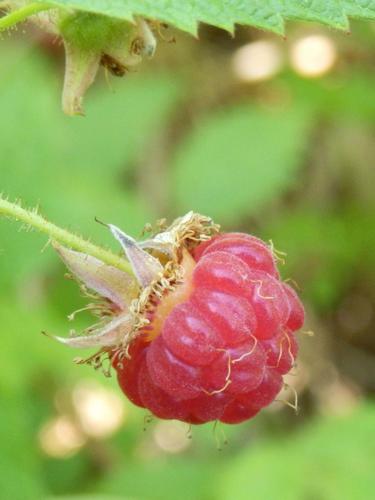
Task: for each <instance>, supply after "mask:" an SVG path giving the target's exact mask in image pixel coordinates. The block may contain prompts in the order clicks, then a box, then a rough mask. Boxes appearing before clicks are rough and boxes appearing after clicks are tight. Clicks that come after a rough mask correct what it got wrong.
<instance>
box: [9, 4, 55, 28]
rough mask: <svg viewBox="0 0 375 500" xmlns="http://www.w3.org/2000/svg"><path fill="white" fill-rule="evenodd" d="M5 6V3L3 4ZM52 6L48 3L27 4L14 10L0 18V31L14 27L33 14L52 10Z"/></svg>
mask: <svg viewBox="0 0 375 500" xmlns="http://www.w3.org/2000/svg"><path fill="white" fill-rule="evenodd" d="M5 5H6V3H5ZM52 8H53V5H51V4H48V3H38V2H34V3H29V4H28V5H25V6H24V7H21V8H20V9H17V10H14V11H13V12H10V13H9V14H7V15H5V16H4V17H1V18H0V31H3V30H6V29H8V28H11V27H12V26H15V25H16V24H18V23H21V22H22V21H25V20H26V19H27V18H28V17H30V16H33V15H34V14H38V13H39V12H43V11H45V10H49V9H52Z"/></svg>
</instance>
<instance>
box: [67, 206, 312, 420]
mask: <svg viewBox="0 0 375 500" xmlns="http://www.w3.org/2000/svg"><path fill="white" fill-rule="evenodd" d="M109 227H110V229H111V231H112V233H113V234H114V236H115V237H116V238H117V239H118V240H119V241H120V243H121V245H122V246H123V248H124V250H125V252H126V255H127V257H128V259H129V261H130V262H131V263H132V265H133V267H134V270H135V272H134V274H135V276H136V277H137V280H138V284H139V286H140V289H139V290H136V287H135V286H134V283H130V282H129V278H127V282H126V285H125V284H124V283H123V284H122V285H121V286H122V287H123V289H124V288H126V289H127V291H129V289H132V290H133V292H132V294H130V295H131V297H132V300H131V301H129V299H128V302H127V304H124V301H121V300H115V299H114V297H116V293H117V295H118V296H119V297H121V296H124V293H123V291H124V290H122V291H119V290H118V288H119V286H120V285H119V282H118V279H119V276H117V277H116V280H114V281H115V282H116V283H117V285H116V286H117V290H115V291H116V293H114V292H113V290H112V292H111V294H110V293H108V290H105V288H106V287H107V288H108V285H104V286H103V284H101V285H100V286H98V284H97V283H95V284H94V285H95V286H93V283H92V281H93V280H92V279H91V284H90V283H88V284H87V282H88V281H89V280H88V277H87V273H86V275H85V276H83V275H82V272H81V275H79V273H77V266H75V268H74V265H72V258H71V257H72V255H73V253H72V251H69V252H70V253H69V254H68V253H67V250H66V249H63V250H62V249H61V248H59V249H58V250H59V252H60V255H61V256H62V257H63V259H64V261H65V262H66V264H67V265H68V267H69V268H70V269H71V270H72V271H73V272H75V274H77V275H78V277H79V278H80V279H81V281H84V282H85V283H86V284H87V286H89V287H90V288H91V289H94V290H96V291H97V292H98V293H100V294H101V296H104V297H106V299H107V302H108V303H109V304H110V306H111V307H112V311H116V312H115V313H113V314H114V318H113V319H112V320H111V321H110V322H109V323H108V324H107V325H105V326H104V327H103V328H102V330H100V331H99V332H96V331H94V332H90V334H89V335H87V336H84V337H82V336H81V337H74V338H73V339H65V340H64V341H65V342H66V343H70V345H73V346H74V347H82V346H83V345H82V344H84V346H87V345H100V346H102V349H101V351H100V353H99V355H102V354H103V352H105V353H107V354H108V355H109V357H110V358H111V363H112V365H113V367H114V368H115V370H116V372H117V377H118V382H119V385H120V387H121V389H122V391H123V392H124V393H125V394H126V395H127V397H128V398H129V399H130V401H132V402H133V403H134V404H135V405H137V406H140V407H143V408H146V409H148V410H149V411H150V412H151V413H152V414H154V415H156V416H157V417H159V418H163V419H178V420H182V421H184V422H188V423H190V424H202V423H205V422H209V421H213V420H219V421H221V422H225V423H228V424H235V423H239V422H243V421H245V420H248V419H250V418H252V417H254V416H255V415H256V414H257V413H258V412H259V411H260V410H261V409H262V408H264V407H266V406H268V405H269V404H270V403H272V402H273V401H274V400H275V398H276V396H277V395H278V393H279V392H280V390H281V388H282V386H283V375H285V374H286V373H288V372H289V371H290V369H291V368H292V366H293V364H294V362H295V359H296V356H297V351H298V346H297V342H296V339H295V332H296V331H297V330H298V329H300V328H301V327H302V325H303V322H304V309H303V306H302V304H301V302H300V300H299V298H298V296H297V294H296V292H295V291H294V290H293V289H292V288H291V287H290V286H289V285H288V284H286V283H284V282H283V281H282V280H281V279H280V275H279V272H278V269H277V266H276V260H275V257H274V253H273V251H272V249H271V248H270V247H269V246H268V245H267V244H265V243H264V242H263V241H261V240H260V239H258V238H256V237H254V236H250V235H247V234H243V233H225V234H223V233H219V232H218V227H217V226H216V225H214V224H213V223H212V221H210V219H208V218H204V217H203V216H198V215H197V214H193V213H189V214H187V215H186V216H185V217H184V218H181V219H178V220H177V221H176V222H175V223H174V224H173V225H172V226H171V227H170V228H169V229H168V230H167V231H164V232H161V233H158V234H157V235H156V236H154V238H153V239H151V240H148V241H145V242H143V243H141V244H137V243H135V242H134V240H131V239H130V238H129V237H128V236H126V235H124V233H122V232H121V231H120V230H119V229H117V228H116V227H115V226H109ZM146 250H147V251H146ZM74 254H77V252H74ZM74 257H75V258H76V259H77V255H74ZM96 264H97V263H96ZM73 268H74V269H73ZM90 272H91V273H92V270H91V271H90ZM96 274H98V273H96ZM111 283H113V280H112V281H111ZM132 287H133V288H132ZM99 288H100V290H99ZM112 288H113V287H112ZM114 288H116V287H114ZM120 292H121V293H120ZM110 295H112V296H110ZM116 308H117V310H116ZM119 318H122V320H121V319H120V320H119ZM112 324H113V325H112ZM103 332H104V333H103ZM85 339H86V340H85ZM87 339H88V340H87ZM90 339H91V343H90ZM93 339H96V341H95V342H94V341H93ZM60 340H62V339H60ZM91 359H97V358H91Z"/></svg>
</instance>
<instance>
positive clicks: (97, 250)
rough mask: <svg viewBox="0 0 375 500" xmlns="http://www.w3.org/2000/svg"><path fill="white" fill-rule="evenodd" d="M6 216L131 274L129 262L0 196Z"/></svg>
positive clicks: (2, 209)
mask: <svg viewBox="0 0 375 500" xmlns="http://www.w3.org/2000/svg"><path fill="white" fill-rule="evenodd" d="M1 215H4V216H8V217H11V218H13V219H16V220H18V221H21V222H24V223H25V224H27V225H28V226H31V227H33V228H35V229H37V230H38V231H41V232H42V233H46V234H48V236H49V237H50V238H51V239H52V240H56V241H58V242H59V243H62V244H63V245H65V246H67V247H69V248H71V249H73V250H77V251H79V252H83V253H86V254H89V255H91V256H93V257H96V258H97V259H99V260H101V261H102V262H104V263H106V264H108V265H110V266H113V267H116V268H117V269H121V271H124V272H126V273H128V274H133V273H132V270H131V266H130V264H129V262H127V261H126V260H125V259H123V258H122V257H119V256H118V255H116V254H114V253H112V252H111V251H109V250H105V249H104V248H101V247H98V246H97V245H94V244H93V243H91V242H90V241H87V240H85V239H83V238H81V237H80V236H77V235H76V234H73V233H71V232H69V231H67V230H66V229H63V228H61V227H58V226H56V225H55V224H52V223H51V222H48V221H47V220H46V219H45V218H44V217H42V216H41V215H40V214H39V213H38V212H37V210H36V209H35V210H26V209H25V208H22V207H21V205H19V204H17V203H11V202H10V201H8V200H5V199H4V198H3V197H2V196H1V195H0V216H1Z"/></svg>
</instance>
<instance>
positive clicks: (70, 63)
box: [62, 40, 101, 116]
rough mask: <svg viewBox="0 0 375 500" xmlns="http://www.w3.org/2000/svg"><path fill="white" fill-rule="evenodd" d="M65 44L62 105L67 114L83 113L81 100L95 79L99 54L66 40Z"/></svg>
mask: <svg viewBox="0 0 375 500" xmlns="http://www.w3.org/2000/svg"><path fill="white" fill-rule="evenodd" d="M64 46H65V77H64V88H63V94H62V107H63V111H64V113H65V114H67V115H71V116H74V115H83V114H84V113H83V108H82V100H83V96H84V95H85V93H86V91H87V89H88V88H89V87H90V86H91V85H92V83H93V82H94V80H95V77H96V74H97V72H98V69H99V65H100V59H101V56H100V54H97V53H96V52H92V51H90V50H88V51H85V50H82V49H81V48H79V47H75V46H74V45H73V44H72V43H70V42H69V41H68V40H64Z"/></svg>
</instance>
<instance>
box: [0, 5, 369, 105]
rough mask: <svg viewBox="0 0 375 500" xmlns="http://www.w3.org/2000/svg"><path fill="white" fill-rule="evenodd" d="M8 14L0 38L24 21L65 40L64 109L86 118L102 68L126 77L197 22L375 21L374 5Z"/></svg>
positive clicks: (55, 8)
mask: <svg viewBox="0 0 375 500" xmlns="http://www.w3.org/2000/svg"><path fill="white" fill-rule="evenodd" d="M0 7H2V8H3V9H4V10H5V12H7V14H6V15H5V16H4V17H3V18H0V31H1V30H4V29H8V28H10V27H12V26H14V25H16V24H18V23H20V22H22V21H24V20H26V19H30V21H31V22H33V23H34V24H37V25H38V26H39V27H40V28H41V29H42V30H44V31H46V32H48V33H51V34H53V35H54V36H56V37H61V39H62V40H63V42H64V46H65V52H66V70H65V80H64V90H63V110H64V112H65V113H67V114H69V115H76V114H82V113H83V108H82V99H83V96H84V94H85V92H86V90H87V89H88V87H89V86H90V85H91V84H92V83H93V81H94V79H95V76H96V74H97V72H98V69H99V66H100V65H102V66H104V67H105V68H106V69H108V70H109V71H110V72H111V73H113V74H114V75H116V76H124V75H125V74H126V73H127V71H128V70H129V69H130V68H132V67H133V66H135V65H137V64H139V63H140V62H141V60H142V59H143V58H144V57H150V56H152V55H153V54H154V51H155V48H156V39H157V36H158V34H159V33H160V29H161V27H162V26H163V25H165V24H168V25H171V26H174V27H176V28H179V29H181V30H184V31H187V32H188V33H191V34H192V35H194V36H197V33H198V25H199V22H204V23H207V24H210V25H213V26H217V27H220V28H223V29H225V30H228V31H229V32H232V33H233V32H234V27H235V24H236V23H238V24H242V25H250V26H255V27H257V28H261V29H264V30H269V31H272V32H274V33H277V34H281V35H283V34H284V33H285V21H288V20H303V21H315V22H319V23H322V24H325V25H328V26H330V27H333V28H336V29H341V30H344V31H346V32H348V31H349V29H350V27H349V18H359V19H372V20H373V19H375V1H374V0H308V1H302V2H301V1H300V0H287V1H284V0H266V1H263V0H252V1H248V2H243V1H242V0H235V1H231V2H228V1H226V0H209V1H206V0H198V1H193V0H188V1H184V2H181V1H180V0H172V1H166V0H157V1H152V2H151V1H138V0H122V1H114V0H110V1H105V0H96V1H88V0H53V1H51V2H42V1H40V2H39V1H37V2H35V1H34V2H33V1H30V0H4V1H3V2H0Z"/></svg>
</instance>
